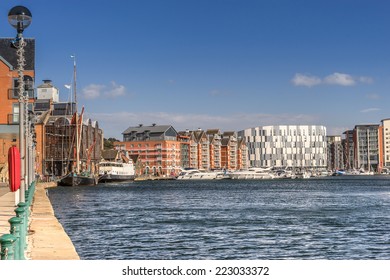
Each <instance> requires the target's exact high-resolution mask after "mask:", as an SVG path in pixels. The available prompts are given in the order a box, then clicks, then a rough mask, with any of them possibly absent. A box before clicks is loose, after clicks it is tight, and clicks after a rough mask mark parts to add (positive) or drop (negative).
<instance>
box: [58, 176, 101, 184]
mask: <svg viewBox="0 0 390 280" xmlns="http://www.w3.org/2000/svg"><path fill="white" fill-rule="evenodd" d="M57 184H58V186H64V187H74V186H93V185H96V184H97V178H96V177H95V176H83V175H77V174H76V175H75V174H68V175H67V176H65V177H63V178H62V179H61V180H59V181H58V183H57Z"/></svg>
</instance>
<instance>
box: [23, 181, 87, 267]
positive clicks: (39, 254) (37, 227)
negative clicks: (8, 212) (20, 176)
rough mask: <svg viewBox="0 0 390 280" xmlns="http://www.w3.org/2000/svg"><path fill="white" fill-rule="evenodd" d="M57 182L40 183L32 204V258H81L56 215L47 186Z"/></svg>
mask: <svg viewBox="0 0 390 280" xmlns="http://www.w3.org/2000/svg"><path fill="white" fill-rule="evenodd" d="M55 186H56V183H54V182H49V183H38V184H37V187H36V191H35V194H34V199H33V203H32V205H31V216H30V221H31V222H30V227H29V237H28V239H29V240H28V249H27V258H28V259H32V260H79V259H80V257H79V255H78V254H77V252H76V249H75V247H74V245H73V243H72V241H71V239H70V238H69V236H68V235H67V233H66V232H65V230H64V228H63V227H62V225H61V223H60V222H59V221H58V219H57V218H56V217H55V214H54V210H53V207H52V205H51V202H50V200H49V197H48V196H47V188H49V187H55Z"/></svg>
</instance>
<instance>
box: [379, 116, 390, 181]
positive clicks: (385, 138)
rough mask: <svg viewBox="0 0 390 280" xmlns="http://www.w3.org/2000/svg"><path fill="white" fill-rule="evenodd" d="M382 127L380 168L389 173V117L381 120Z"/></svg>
mask: <svg viewBox="0 0 390 280" xmlns="http://www.w3.org/2000/svg"><path fill="white" fill-rule="evenodd" d="M381 128H382V133H381V136H382V141H381V145H382V151H383V153H381V154H382V160H381V162H382V168H383V169H384V171H385V172H386V173H389V174H390V119H384V120H382V121H381Z"/></svg>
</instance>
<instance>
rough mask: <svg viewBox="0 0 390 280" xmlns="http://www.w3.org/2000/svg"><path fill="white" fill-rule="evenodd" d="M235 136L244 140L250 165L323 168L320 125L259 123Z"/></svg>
mask: <svg viewBox="0 0 390 280" xmlns="http://www.w3.org/2000/svg"><path fill="white" fill-rule="evenodd" d="M238 135H239V136H241V137H243V138H245V141H246V143H247V146H248V157H249V158H248V162H249V165H250V166H256V167H298V168H326V165H327V142H326V127H324V126H320V125H278V126H259V127H255V128H249V129H245V130H242V131H240V132H239V133H238Z"/></svg>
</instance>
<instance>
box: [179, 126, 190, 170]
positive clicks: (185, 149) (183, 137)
mask: <svg viewBox="0 0 390 280" xmlns="http://www.w3.org/2000/svg"><path fill="white" fill-rule="evenodd" d="M177 140H178V141H179V142H180V166H181V167H182V168H190V134H189V131H188V130H187V131H184V132H183V131H180V132H178V134H177Z"/></svg>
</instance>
